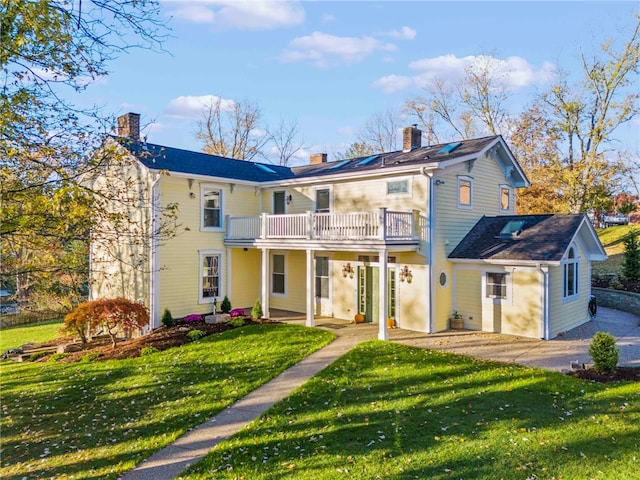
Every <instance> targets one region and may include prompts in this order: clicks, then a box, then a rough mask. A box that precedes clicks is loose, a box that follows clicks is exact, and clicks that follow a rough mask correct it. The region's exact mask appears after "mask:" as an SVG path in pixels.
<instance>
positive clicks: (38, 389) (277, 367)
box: [0, 324, 334, 479]
mask: <svg viewBox="0 0 640 480" xmlns="http://www.w3.org/2000/svg"><path fill="white" fill-rule="evenodd" d="M333 337H334V336H333V334H331V333H329V332H324V331H320V330H316V329H310V328H306V327H301V326H295V325H284V324H283V325H278V324H264V325H251V326H246V327H242V328H238V329H234V330H230V331H227V332H224V333H222V334H218V335H212V336H209V337H206V338H203V339H201V340H198V341H197V342H193V343H191V344H188V345H185V346H183V347H178V348H174V349H169V350H166V351H163V352H157V353H154V354H152V355H146V356H144V357H140V358H134V359H127V360H119V361H105V362H88V363H53V362H47V363H35V364H31V363H25V364H16V363H13V362H10V361H4V362H2V363H0V389H1V391H2V408H3V416H2V422H1V424H0V426H1V428H2V437H1V443H2V465H1V467H0V477H1V478H3V479H36V478H37V479H40V478H56V479H70V478H75V479H83V478H103V479H109V478H117V477H118V476H119V474H122V473H123V472H125V471H127V470H129V469H131V468H133V467H134V466H135V465H136V464H137V463H139V462H140V461H141V460H142V459H144V458H146V457H148V456H149V455H150V454H151V453H153V452H154V451H156V450H158V449H160V448H162V447H164V446H166V445H168V444H169V443H171V442H172V441H174V440H175V439H176V438H178V437H179V436H180V435H182V434H184V433H185V432H186V431H187V429H189V428H191V427H194V426H195V425H198V424H199V423H201V422H203V421H205V420H206V419H207V418H208V417H210V416H212V415H214V414H215V413H217V412H220V411H221V410H223V409H224V408H225V407H227V406H229V405H231V404H232V403H233V402H235V401H236V400H238V399H239V398H241V397H243V396H245V395H246V394H247V393H249V392H250V391H252V390H254V389H255V388H257V387H258V386H260V385H262V384H263V383H265V382H267V381H268V380H270V379H271V378H273V377H275V376H276V375H278V374H279V373H280V372H282V371H284V370H285V369H286V368H288V367H289V366H291V365H293V364H294V363H296V362H298V361H299V360H300V359H302V358H303V357H305V356H306V355H308V354H309V353H311V352H312V351H314V350H316V349H318V348H320V347H321V346H323V345H325V344H327V343H329V342H330V341H331V340H332V338H333Z"/></svg>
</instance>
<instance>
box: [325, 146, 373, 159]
mask: <svg viewBox="0 0 640 480" xmlns="http://www.w3.org/2000/svg"><path fill="white" fill-rule="evenodd" d="M374 153H376V152H375V150H374V149H373V147H372V146H371V145H369V144H368V143H366V142H353V143H352V144H351V145H349V148H347V150H345V151H344V152H338V153H336V154H335V155H334V157H335V159H336V160H342V159H345V158H358V157H366V156H367V155H373V154H374Z"/></svg>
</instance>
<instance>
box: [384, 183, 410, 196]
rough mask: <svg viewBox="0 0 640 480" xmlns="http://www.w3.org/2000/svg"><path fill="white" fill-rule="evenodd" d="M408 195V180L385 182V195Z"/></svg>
mask: <svg viewBox="0 0 640 480" xmlns="http://www.w3.org/2000/svg"><path fill="white" fill-rule="evenodd" d="M398 193H409V180H395V181H391V182H387V195H395V194H398Z"/></svg>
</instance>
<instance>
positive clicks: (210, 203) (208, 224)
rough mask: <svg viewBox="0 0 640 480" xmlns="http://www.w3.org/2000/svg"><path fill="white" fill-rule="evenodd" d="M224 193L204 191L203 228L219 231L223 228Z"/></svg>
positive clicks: (210, 190)
mask: <svg viewBox="0 0 640 480" xmlns="http://www.w3.org/2000/svg"><path fill="white" fill-rule="evenodd" d="M221 200H222V192H221V191H220V190H212V189H203V191H202V228H203V229H219V228H221V227H222V201H221Z"/></svg>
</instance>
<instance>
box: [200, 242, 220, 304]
mask: <svg viewBox="0 0 640 480" xmlns="http://www.w3.org/2000/svg"><path fill="white" fill-rule="evenodd" d="M214 255H218V256H219V258H218V295H216V296H215V297H206V298H205V297H203V296H202V288H203V285H202V278H203V276H202V263H203V260H204V257H210V256H214ZM224 265H225V255H224V251H222V250H217V249H204V250H198V304H199V305H206V304H207V303H213V301H214V299H215V300H216V301H218V300H220V299H223V298H224V296H225V288H224V287H225V278H224Z"/></svg>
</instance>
